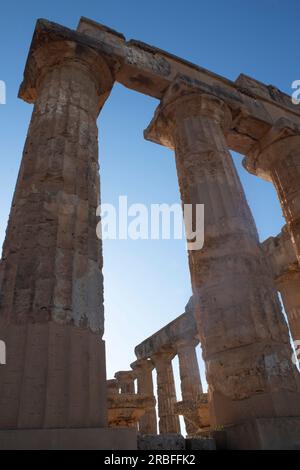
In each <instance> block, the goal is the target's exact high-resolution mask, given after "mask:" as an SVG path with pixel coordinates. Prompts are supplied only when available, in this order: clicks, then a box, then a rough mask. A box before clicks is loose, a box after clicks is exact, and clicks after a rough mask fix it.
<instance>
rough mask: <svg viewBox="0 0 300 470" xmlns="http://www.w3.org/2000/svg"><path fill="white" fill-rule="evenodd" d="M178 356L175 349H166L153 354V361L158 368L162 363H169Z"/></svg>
mask: <svg viewBox="0 0 300 470" xmlns="http://www.w3.org/2000/svg"><path fill="white" fill-rule="evenodd" d="M175 356H176V352H175V350H166V351H160V352H156V353H154V354H153V355H152V356H151V361H152V362H153V364H154V366H155V367H156V368H157V366H159V365H160V364H168V363H171V362H172V359H173V358H174V357H175Z"/></svg>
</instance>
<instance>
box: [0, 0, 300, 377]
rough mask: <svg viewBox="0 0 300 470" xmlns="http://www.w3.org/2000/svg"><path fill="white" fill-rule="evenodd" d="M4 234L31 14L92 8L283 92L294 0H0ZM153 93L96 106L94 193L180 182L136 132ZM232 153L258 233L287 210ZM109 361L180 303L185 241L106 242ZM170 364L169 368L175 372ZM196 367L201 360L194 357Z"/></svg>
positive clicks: (290, 76) (147, 195)
mask: <svg viewBox="0 0 300 470" xmlns="http://www.w3.org/2000/svg"><path fill="white" fill-rule="evenodd" d="M0 8H1V11H0V38H1V41H0V53H1V55H0V57H1V62H0V64H1V65H0V80H4V81H5V82H6V85H7V104H6V105H0V156H1V172H0V200H1V205H0V242H1V243H2V241H3V238H4V234H5V228H6V224H7V218H8V214H9V210H10V204H11V198H12V194H13V190H14V186H15V182H16V178H17V172H18V168H19V164H20V159H21V155H22V148H23V145H24V141H25V137H26V132H27V128H28V124H29V120H30V115H31V112H32V107H31V106H30V105H28V104H26V103H24V102H22V101H20V100H18V99H17V92H18V87H19V84H20V83H21V80H22V74H23V69H24V64H25V60H26V56H27V53H28V48H29V45H30V41H31V37H32V33H33V30H34V25H35V21H36V19H37V18H39V17H43V18H47V19H49V20H52V21H55V22H58V23H60V24H62V25H65V26H67V27H70V28H76V26H77V23H78V20H79V18H80V16H86V17H89V18H91V19H93V20H95V21H99V22H101V23H103V24H106V25H108V26H110V27H112V28H115V29H116V30H118V31H120V32H122V33H123V34H125V36H126V38H127V39H139V40H141V41H144V42H147V43H149V44H152V45H156V46H157V47H160V48H162V49H165V50H167V51H169V52H172V53H174V54H176V55H178V56H181V57H184V58H186V59H188V60H190V61H192V62H195V63H196V64H199V65H201V66H202V67H205V68H208V69H210V70H212V71H214V72H217V73H219V74H221V75H224V76H225V77H228V78H229V79H232V80H234V79H235V78H237V76H238V75H239V74H240V73H241V72H243V73H245V74H248V75H250V76H253V77H255V78H256V79H258V80H261V81H263V82H265V83H267V84H273V85H275V86H277V87H278V88H280V89H281V90H283V91H285V92H286V93H289V94H290V93H291V83H292V81H293V80H296V79H300V73H299V52H298V47H297V45H298V41H299V24H298V18H299V15H297V10H298V8H299V2H297V1H293V0H287V1H285V2H283V1H282V0H281V1H280V0H244V1H241V0H239V1H238V0H226V1H224V0H214V1H208V0H205V1H199V0H198V1H196V0H193V1H191V0H185V1H184V2H183V1H177V0H172V1H162V0H160V1H158V0H152V1H151V2H149V1H145V0H139V1H136V0H133V1H126V0H123V1H122V0H109V1H105V2H102V1H92V0H84V1H83V0H81V1H77V0H73V1H68V0H67V1H57V0H52V1H51V2H42V1H33V0H27V1H26V2H17V1H13V0H11V1H9V2H2V3H1V7H0ZM157 104H158V102H157V101H156V100H155V99H153V98H149V97H147V96H144V95H141V94H137V93H134V92H133V91H130V90H127V89H126V88H124V87H122V86H120V85H118V84H117V85H115V87H114V89H113V91H112V94H111V96H110V98H109V100H108V101H107V103H106V105H105V107H104V109H103V111H102V114H101V116H100V118H99V128H100V139H99V143H100V165H101V184H102V201H103V202H112V203H116V201H117V198H118V196H119V195H127V196H128V200H129V203H131V202H132V203H134V202H141V203H145V204H147V205H149V204H151V203H163V202H166V203H175V202H179V191H178V185H177V177H176V171H175V164H174V158H173V155H172V152H170V151H169V150H167V149H165V148H163V147H160V146H157V145H155V144H152V143H150V142H147V141H145V140H144V139H143V129H144V128H145V127H147V125H148V123H149V121H150V120H151V118H152V115H153V112H154V110H155V107H156V106H157ZM234 159H235V162H236V165H237V168H238V171H239V174H240V177H241V180H242V183H243V185H244V188H245V191H246V195H247V199H248V202H249V204H250V206H251V209H252V211H253V214H254V217H255V220H256V223H257V226H258V230H259V234H260V237H261V239H262V240H263V239H265V238H267V237H268V236H270V235H276V234H277V233H278V232H279V231H280V228H281V226H282V225H283V223H284V221H283V218H282V215H281V209H280V206H279V203H278V200H277V196H276V194H275V191H274V189H273V187H272V186H271V184H268V183H265V182H263V181H261V180H259V179H257V178H255V177H253V176H251V175H249V174H247V173H246V171H245V170H244V169H242V167H241V156H239V155H234ZM104 275H105V306H106V333H105V338H106V341H107V369H108V375H109V376H112V375H113V373H114V372H115V371H116V370H120V369H127V368H128V367H129V364H130V362H132V361H133V360H134V353H133V349H134V346H135V345H136V344H138V343H139V342H140V341H142V340H143V339H144V338H145V337H147V336H148V335H150V334H152V333H154V332H155V331H156V330H157V329H159V328H161V327H162V326H163V325H164V324H166V323H167V322H169V321H171V320H172V319H174V318H175V317H176V316H177V315H179V314H181V313H182V312H183V311H184V306H185V304H186V302H187V300H188V298H189V296H190V293H191V289H190V278H189V272H188V266H187V256H186V253H185V245H184V243H183V242H182V241H107V242H105V244H104ZM176 373H177V372H176ZM202 375H203V369H202Z"/></svg>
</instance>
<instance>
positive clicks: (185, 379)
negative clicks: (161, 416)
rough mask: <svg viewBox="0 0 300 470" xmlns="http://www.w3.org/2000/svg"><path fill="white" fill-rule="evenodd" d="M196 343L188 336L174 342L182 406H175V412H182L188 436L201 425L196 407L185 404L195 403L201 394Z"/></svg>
mask: <svg viewBox="0 0 300 470" xmlns="http://www.w3.org/2000/svg"><path fill="white" fill-rule="evenodd" d="M197 344H198V340H193V339H192V338H189V337H183V338H182V339H181V340H180V341H178V342H177V343H176V350H177V355H178V360H179V373H180V386H181V395H182V402H181V404H182V406H181V407H177V412H178V411H179V412H180V414H183V416H184V420H185V427H186V431H187V434H188V435H189V436H193V435H195V434H196V433H197V431H198V430H199V428H201V427H203V423H201V422H200V420H199V415H198V412H197V409H196V408H195V407H194V406H188V405H187V403H193V404H195V403H196V402H197V399H198V397H199V395H201V394H203V390H202V384H201V379H200V372H199V366H198V361H197V356H196V350H195V348H196V346H197Z"/></svg>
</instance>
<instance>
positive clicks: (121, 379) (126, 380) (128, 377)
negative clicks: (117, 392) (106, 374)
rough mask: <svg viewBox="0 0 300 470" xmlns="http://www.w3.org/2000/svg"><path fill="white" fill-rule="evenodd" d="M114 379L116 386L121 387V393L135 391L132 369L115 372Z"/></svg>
mask: <svg viewBox="0 0 300 470" xmlns="http://www.w3.org/2000/svg"><path fill="white" fill-rule="evenodd" d="M115 379H116V380H117V383H118V387H119V388H120V389H121V393H129V394H131V393H135V389H134V380H135V373H134V372H133V371H132V370H121V371H119V372H116V373H115Z"/></svg>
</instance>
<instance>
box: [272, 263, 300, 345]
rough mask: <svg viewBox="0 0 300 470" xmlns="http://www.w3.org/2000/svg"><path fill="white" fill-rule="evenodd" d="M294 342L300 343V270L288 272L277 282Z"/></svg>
mask: <svg viewBox="0 0 300 470" xmlns="http://www.w3.org/2000/svg"><path fill="white" fill-rule="evenodd" d="M276 285H277V288H278V290H279V292H280V294H281V297H282V302H283V305H284V309H285V313H286V315H287V317H288V321H289V327H290V330H291V336H292V338H293V341H300V270H297V271H287V272H286V273H284V274H282V275H281V276H280V277H279V278H278V279H277V280H276Z"/></svg>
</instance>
